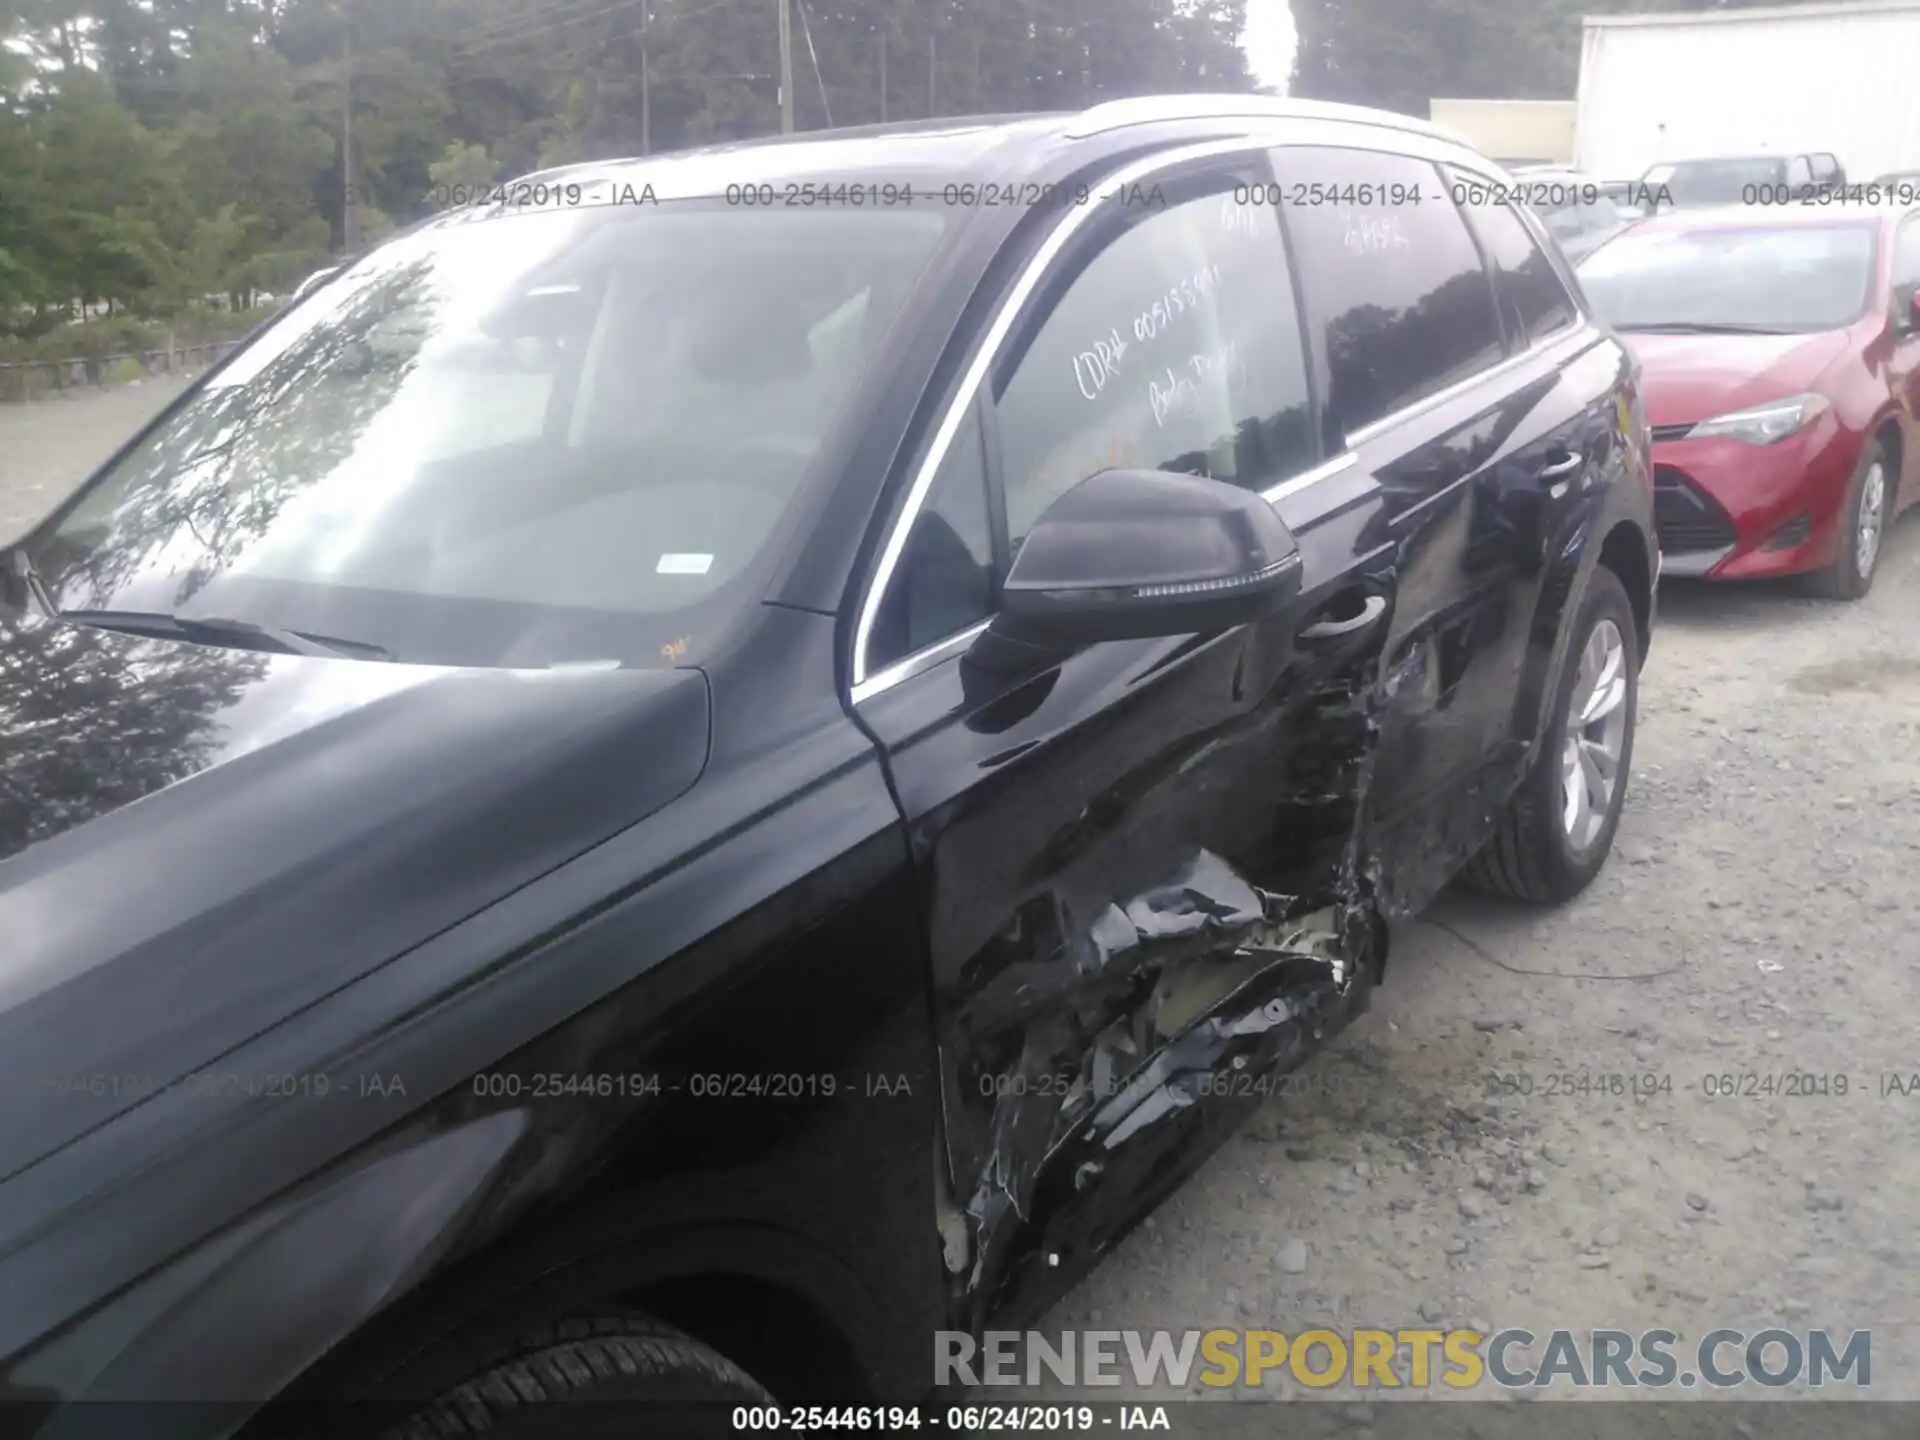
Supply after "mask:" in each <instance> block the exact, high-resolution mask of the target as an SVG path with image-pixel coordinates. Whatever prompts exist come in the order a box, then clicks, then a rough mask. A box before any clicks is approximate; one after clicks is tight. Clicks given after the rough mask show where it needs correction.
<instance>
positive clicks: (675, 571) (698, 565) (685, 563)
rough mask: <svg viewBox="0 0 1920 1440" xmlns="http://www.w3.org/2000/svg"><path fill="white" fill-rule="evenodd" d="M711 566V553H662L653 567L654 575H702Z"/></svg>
mask: <svg viewBox="0 0 1920 1440" xmlns="http://www.w3.org/2000/svg"><path fill="white" fill-rule="evenodd" d="M712 568H713V556H711V555H662V556H661V557H660V563H659V564H658V565H656V566H654V567H653V573H654V574H656V575H704V574H706V573H707V571H709V570H711V569H712Z"/></svg>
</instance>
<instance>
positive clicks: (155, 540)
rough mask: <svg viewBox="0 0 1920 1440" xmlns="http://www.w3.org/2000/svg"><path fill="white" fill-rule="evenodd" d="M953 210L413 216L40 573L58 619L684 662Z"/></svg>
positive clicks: (161, 439) (184, 417) (99, 489)
mask: <svg viewBox="0 0 1920 1440" xmlns="http://www.w3.org/2000/svg"><path fill="white" fill-rule="evenodd" d="M943 226H944V221H943V217H942V216H941V215H940V214H939V213H937V212H930V211H922V210H913V211H909V210H904V209H894V210H849V209H839V210H827V209H788V210H775V211H766V210H757V209H756V210H743V209H737V208H720V207H718V206H715V205H712V204H710V203H706V202H702V203H699V204H695V205H689V204H688V203H685V202H674V203H669V204H665V205H661V204H639V205H634V204H629V205H621V206H611V207H608V206H599V207H588V208H578V209H571V210H559V209H552V210H545V211H541V212H539V213H526V212H518V213H491V214H490V213H487V212H480V211H476V212H473V213H471V214H467V215H462V216H459V217H457V218H455V219H454V220H452V221H450V222H449V223H447V224H445V225H438V226H434V227H430V228H428V229H426V230H423V231H420V232H417V233H414V234H411V235H408V236H406V237H404V238H402V239H399V240H396V241H394V242H392V243H391V244H389V245H387V246H385V247H383V248H382V249H380V250H378V251H376V252H374V253H373V254H372V255H370V256H368V257H367V258H366V259H365V260H363V261H362V262H360V263H359V264H357V265H356V266H354V267H353V269H351V270H350V271H348V272H346V273H344V274H343V275H341V276H340V277H338V278H336V279H334V280H332V281H331V282H330V283H328V284H325V285H322V286H320V287H318V288H317V289H316V290H314V292H313V293H312V295H311V297H310V298H309V299H307V300H306V301H304V302H302V303H301V304H299V305H298V307H297V308H296V309H295V310H294V311H293V312H292V313H291V314H290V315H288V316H287V317H285V318H284V319H282V320H281V321H280V322H279V323H277V324H275V325H273V326H271V327H270V328H269V329H268V330H266V331H265V332H264V333H263V334H262V335H261V336H260V337H259V338H258V339H257V340H256V341H255V343H253V344H252V345H251V346H249V347H248V348H247V349H246V350H244V351H242V352H241V354H240V355H239V356H237V357H236V358H235V360H234V361H233V363H232V364H230V365H229V366H228V367H227V368H226V370H224V371H223V372H221V373H220V374H218V375H217V376H215V377H214V378H213V380H212V381H211V382H210V383H209V384H208V385H207V386H206V387H205V388H204V389H203V390H201V391H200V392H199V393H197V394H196V395H194V396H193V398H192V399H191V400H190V401H188V402H187V403H186V404H185V405H184V406H183V407H182V408H181V409H179V410H178V411H177V412H176V413H175V414H174V415H173V416H171V417H170V418H169V419H167V420H166V421H165V422H163V423H162V424H161V425H160V426H159V427H158V428H157V429H156V430H155V431H154V432H153V433H152V434H150V435H148V436H147V437H146V438H145V439H144V440H142V441H141V442H140V443H139V444H138V446H136V447H135V448H134V449H133V450H132V451H131V452H130V453H129V454H128V455H126V456H125V457H124V458H123V459H121V460H120V461H119V463H118V464H116V465H115V466H113V467H112V469H111V471H110V472H108V473H106V474H105V475H104V476H102V477H101V479H100V480H99V481H98V483H96V484H95V485H94V486H93V488H92V489H91V490H90V491H89V492H88V493H87V494H86V495H85V496H84V497H83V498H82V499H81V501H80V502H79V503H78V505H77V506H76V507H75V508H74V509H73V510H72V511H71V513H69V514H68V515H66V516H65V517H64V518H63V519H62V520H61V522H60V523H59V525H58V527H57V528H56V530H55V531H54V532H53V534H52V535H51V536H50V538H49V539H48V540H47V542H46V543H45V544H44V545H42V547H41V548H40V551H39V553H38V555H37V556H36V561H37V564H38V566H39V568H40V570H41V572H42V575H43V577H44V579H45V581H46V584H47V586H48V588H49V589H50V590H51V592H52V594H53V596H54V599H55V601H56V603H57V604H58V605H59V606H60V608H61V609H63V610H96V611H97V610H114V611H140V612H153V613H165V614H175V615H181V616H186V617H189V618H191V617H193V616H196V615H198V616H221V617H233V618H238V619H242V620H245V621H247V622H250V623H254V624H263V625H271V626H276V627H280V628H281V629H284V630H287V631H296V632H306V633H315V634H324V635H330V636H340V637H346V638H349V639H351V640H353V641H356V642H359V643H362V644H366V645H375V646H379V647H381V648H382V649H384V650H385V651H387V652H389V653H390V654H392V655H393V656H395V657H397V658H399V659H401V660H405V661H412V662H418V663H428V664H467V665H503V666H534V667H537V666H544V665H551V664H557V663H570V662H593V661H599V662H603V663H604V662H605V661H608V660H619V661H621V662H622V663H626V664H649V663H651V664H665V663H671V662H672V661H673V660H675V659H677V658H679V657H680V656H682V655H684V654H685V653H686V652H687V648H688V642H689V637H697V636H699V635H701V634H706V633H712V632H713V630H714V629H716V628H717V627H718V626H719V625H721V624H722V623H724V622H725V621H726V620H727V619H729V618H730V617H731V616H732V615H733V614H734V613H736V612H737V610H738V608H739V607H740V606H742V605H743V604H747V603H751V602H752V601H753V600H754V599H756V598H757V595H755V593H754V589H755V587H754V584H753V580H754V576H753V575H752V574H751V573H750V571H752V569H753V567H754V562H755V561H756V559H757V557H759V556H761V555H762V554H763V553H764V552H766V551H768V550H769V549H770V542H771V541H772V540H773V538H774V537H775V536H777V535H778V534H779V533H780V531H781V519H782V516H783V514H784V513H785V512H786V511H787V509H788V507H789V504H790V502H791V501H792V500H793V498H794V496H795V495H796V493H797V492H798V490H799V488H800V485H801V482H802V479H803V477H804V475H805V474H806V472H807V470H808V467H809V465H810V463H811V461H812V460H813V459H814V457H815V455H816V454H817V452H818V451H819V449H820V447H821V445H822V442H823V441H824V439H825V438H826V435H827V433H828V431H829V429H830V428H831V426H832V425H833V424H834V423H835V421H836V419H837V418H838V415H839V412H840V411H841V410H842V408H843V407H844V405H845V404H846V402H847V399H848V397H849V395H850V394H851V392H852V390H853V388H854V386H855V383H856V381H857V379H858V378H859V376H860V374H861V372H862V369H863V367H864V365H865V362H866V360H867V357H868V356H870V355H871V354H872V352H873V350H874V348H875V345H876V342H877V340H878V339H879V337H880V336H881V335H882V334H883V332H884V330H885V328H886V327H887V325H888V324H889V323H890V322H891V321H892V319H893V318H894V317H895V315H896V314H897V313H898V311H899V308H900V306H901V304H902V301H903V299H904V297H905V295H906V294H907V293H908V291H909V289H910V287H911V286H912V284H913V283H914V281H915V279H916V278H917V277H918V275H919V274H920V272H921V271H922V270H923V269H924V267H925V264H926V262H927V260H928V259H929V257H930V256H931V254H932V252H933V250H934V248H935V246H936V244H937V242H938V239H939V236H940V234H941V231H942V229H943ZM695 643H697V641H696V642H695Z"/></svg>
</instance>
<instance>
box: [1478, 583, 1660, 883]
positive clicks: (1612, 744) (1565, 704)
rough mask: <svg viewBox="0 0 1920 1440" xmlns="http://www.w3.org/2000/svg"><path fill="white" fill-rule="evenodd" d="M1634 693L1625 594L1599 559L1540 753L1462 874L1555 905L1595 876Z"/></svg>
mask: <svg viewBox="0 0 1920 1440" xmlns="http://www.w3.org/2000/svg"><path fill="white" fill-rule="evenodd" d="M1639 701H1640V632H1639V631H1638V629H1637V628H1635V625H1634V619H1633V604H1632V602H1631V601H1630V600H1628V598H1627V591H1626V587H1625V586H1623V585H1622V584H1621V583H1620V577H1619V576H1617V575H1615V574H1614V573H1613V571H1611V570H1609V569H1607V568H1606V567H1605V566H1600V567H1598V568H1596V569H1595V570H1594V572H1593V578H1592V580H1591V581H1590V582H1589V583H1588V585H1587V593H1586V596H1585V598H1584V599H1583V600H1582V601H1581V603H1580V609H1579V613H1578V614H1577V615H1576V617H1575V622H1574V627H1573V637H1572V641H1571V643H1570V644H1569V646H1568V649H1567V655H1566V660H1565V662H1564V664H1563V665H1562V667H1561V674H1560V679H1559V683H1558V684H1557V685H1555V687H1554V690H1553V703H1552V707H1551V709H1550V710H1549V711H1548V715H1547V727H1546V732H1545V738H1544V739H1543V740H1542V741H1541V746H1540V753H1539V755H1538V756H1537V757H1536V758H1535V760H1534V763H1533V765H1532V767H1531V768H1530V769H1529V770H1528V772H1527V778H1526V779H1525V780H1523V781H1522V782H1521V783H1520V788H1519V789H1518V790H1516V791H1515V792H1514V794H1513V798H1512V799H1511V800H1509V801H1508V802H1507V810H1506V813H1505V814H1504V815H1503V816H1502V817H1501V819H1500V824H1499V828H1498V829H1497V830H1496V831H1495V832H1494V835H1493V838H1492V839H1491V840H1489V841H1488V842H1487V843H1486V845H1485V846H1484V847H1483V848H1482V849H1481V851H1480V853H1479V854H1478V855H1476V856H1474V857H1473V859H1472V860H1471V861H1469V862H1468V864H1467V868H1466V870H1465V871H1464V872H1463V878H1464V879H1466V881H1467V882H1468V883H1469V884H1471V885H1473V886H1474V887H1475V888H1476V889H1480V890H1485V891H1488V892H1490V893H1492V894H1496V895H1505V896H1508V897H1510V898H1512V899H1515V900H1525V901H1527V902H1529V903H1531V904H1536V905H1556V904H1559V903H1561V902H1562V901H1566V900H1571V899H1572V898H1573V897H1574V896H1575V895H1578V894H1579V893H1580V892H1581V891H1582V890H1584V889H1586V888H1587V886H1588V885H1590V884H1592V883H1593V878H1594V876H1596V875H1598V874H1599V873H1600V870H1601V867H1603V866H1604V865H1605V864H1606V863H1607V856H1608V854H1609V853H1611V851H1612V850H1613V837H1614V832H1615V831H1616V830H1618V829H1619V827H1620V811H1621V808H1622V806H1623V805H1624V804H1625V802H1626V796H1627V776H1628V774H1629V770H1630V767H1631V765H1632V762H1633V732H1634V720H1635V716H1636V713H1637V711H1638V707H1639Z"/></svg>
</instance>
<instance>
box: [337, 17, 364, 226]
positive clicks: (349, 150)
mask: <svg viewBox="0 0 1920 1440" xmlns="http://www.w3.org/2000/svg"><path fill="white" fill-rule="evenodd" d="M340 35H341V41H340V69H341V74H340V92H341V100H340V241H341V246H342V248H343V249H345V251H346V252H347V254H349V255H351V254H352V253H353V252H354V251H355V250H357V249H358V248H359V247H360V197H359V196H358V195H356V194H355V193H354V189H353V17H352V15H351V14H350V13H349V12H348V10H347V6H346V3H345V0H342V3H341V6H340Z"/></svg>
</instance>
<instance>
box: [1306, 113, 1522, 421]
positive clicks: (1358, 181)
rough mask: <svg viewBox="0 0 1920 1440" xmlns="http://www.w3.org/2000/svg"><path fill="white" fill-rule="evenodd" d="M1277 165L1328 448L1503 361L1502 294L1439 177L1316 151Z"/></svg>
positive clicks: (1386, 160) (1369, 155)
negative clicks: (1322, 382) (1321, 385)
mask: <svg viewBox="0 0 1920 1440" xmlns="http://www.w3.org/2000/svg"><path fill="white" fill-rule="evenodd" d="M1274 167H1275V169H1276V170H1277V171H1278V172H1279V178H1280V181H1281V193H1282V205H1283V209H1284V211H1285V215H1286V223H1287V232H1288V235H1289V238H1290V239H1291V240H1292V243H1293V253H1294V263H1295V264H1296V265H1298V266H1299V268H1300V278H1301V282H1302V288H1303V290H1304V292H1305V295H1306V310H1307V314H1306V319H1307V329H1308V334H1309V337H1310V338H1311V339H1312V341H1313V343H1314V346H1315V350H1316V355H1317V358H1318V362H1319V363H1320V364H1321V365H1322V366H1323V367H1324V368H1325V372H1326V374H1327V376H1328V392H1327V412H1328V413H1327V424H1328V426H1329V430H1330V433H1329V437H1328V438H1329V442H1330V444H1332V445H1334V446H1336V447H1342V448H1343V447H1344V446H1345V444H1346V438H1345V437H1346V436H1347V435H1349V434H1351V433H1352V432H1353V431H1355V430H1357V429H1359V428H1360V427H1361V426H1363V425H1366V424H1368V423H1369V422H1371V421H1374V420H1378V419H1379V418H1380V417H1381V416H1383V415H1387V414H1390V413H1392V412H1393V411H1395V410H1398V409H1400V408H1401V407H1402V406H1405V405H1410V404H1412V403H1413V402H1415V401H1417V400H1420V399H1423V398H1425V397H1426V396H1428V395H1431V394H1433V393H1434V392H1435V391H1437V390H1442V389H1445V388H1446V387H1447V386H1448V385H1451V384H1453V383H1454V382H1456V381H1459V380H1463V379H1465V378H1466V377H1468V376H1470V375H1472V374H1474V373H1475V372H1476V371H1479V370H1484V369H1486V368H1487V367H1488V366H1489V365H1492V364H1493V363H1494V362H1495V361H1497V360H1499V359H1500V357H1501V355H1502V354H1503V353H1504V345H1503V343H1502V339H1501V333H1500V319H1499V314H1498V312H1497V311H1496V310H1495V308H1494V301H1493V287H1492V285H1491V284H1490V283H1489V282H1488V279H1487V273H1486V271H1485V269H1484V268H1483V267H1482V266H1481V263H1480V252H1479V251H1478V250H1477V249H1476V248H1475V247H1474V243H1473V237H1472V236H1471V235H1469V234H1468V233H1467V226H1466V222H1465V221H1464V220H1462V219H1461V218H1460V212H1459V210H1458V209H1456V208H1455V207H1454V204H1453V202H1452V199H1451V198H1450V197H1449V195H1448V193H1447V191H1446V190H1445V188H1444V187H1443V186H1442V185H1441V183H1440V174H1439V171H1437V170H1436V169H1435V168H1434V167H1433V166H1431V165H1429V164H1427V163H1425V162H1424V161H1420V160H1414V159H1412V158H1410V157H1407V156H1403V155H1382V154H1376V153H1373V152H1370V151H1364V150H1335V149H1316V148H1310V147H1301V148H1289V149H1285V150H1278V151H1275V152H1274Z"/></svg>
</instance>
